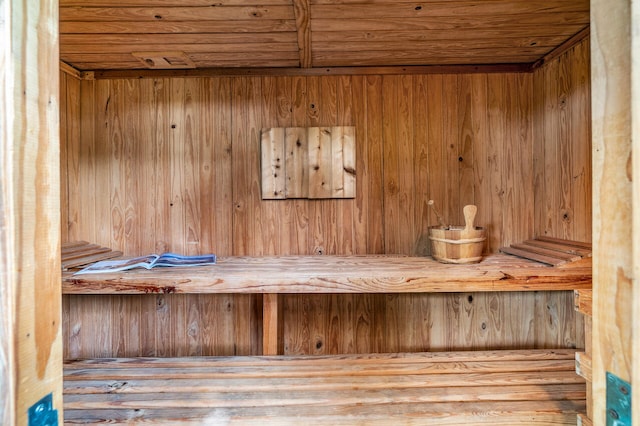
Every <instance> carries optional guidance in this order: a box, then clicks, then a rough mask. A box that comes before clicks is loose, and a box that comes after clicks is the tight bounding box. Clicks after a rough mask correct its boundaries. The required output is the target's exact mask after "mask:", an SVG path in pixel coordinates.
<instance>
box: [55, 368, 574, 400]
mask: <svg viewBox="0 0 640 426" xmlns="http://www.w3.org/2000/svg"><path fill="white" fill-rule="evenodd" d="M574 383H584V380H583V379H582V378H581V377H579V376H578V375H577V374H575V372H574V371H570V370H567V371H550V372H519V373H517V374H514V373H512V372H509V373H481V374H474V373H469V374H466V373H465V374H431V375H429V376H428V377H425V376H424V375H402V376H375V377H372V376H365V377H353V376H346V377H313V378H302V379H299V378H289V377H285V378H280V377H278V378H261V379H172V380H171V381H170V382H168V381H167V380H166V379H157V378H149V379H133V380H131V379H124V380H123V379H120V380H73V381H65V384H64V392H65V394H66V395H72V394H100V393H114V394H116V393H149V392H168V393H193V392H224V391H227V390H229V389H233V390H234V391H236V392H245V391H246V392H249V391H276V390H277V391H281V390H297V391H308V390H348V389H354V388H358V389H369V390H370V389H407V388H437V387H442V386H447V387H461V386H513V385H523V384H529V385H551V384H574Z"/></svg>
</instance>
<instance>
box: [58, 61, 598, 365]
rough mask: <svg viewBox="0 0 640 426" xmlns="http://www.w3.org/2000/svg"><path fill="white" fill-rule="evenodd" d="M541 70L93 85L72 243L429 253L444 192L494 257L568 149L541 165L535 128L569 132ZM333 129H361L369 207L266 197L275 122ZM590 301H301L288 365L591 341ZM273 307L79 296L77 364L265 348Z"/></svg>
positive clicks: (69, 211)
mask: <svg viewBox="0 0 640 426" xmlns="http://www.w3.org/2000/svg"><path fill="white" fill-rule="evenodd" d="M573 55H574V53H573V52H572V53H570V54H569V55H568V56H567V58H566V59H561V60H563V61H569V62H570V63H574V62H573V61H574V59H573ZM563 58H564V57H563ZM577 63H578V65H576V68H579V67H580V66H581V65H580V64H582V66H587V65H588V61H587V62H586V63H583V62H579V61H578V62H577ZM550 66H553V65H550ZM557 68H558V67H556V68H552V69H557ZM540 72H542V73H545V74H543V75H544V76H548V82H552V81H553V79H552V78H551V75H550V71H547V68H546V67H545V68H544V69H543V71H539V72H538V73H540ZM538 73H536V74H508V73H504V74H455V75H370V76H330V77H329V76H328V77H224V78H173V79H130V80H125V79H122V80H96V81H82V82H80V86H79V88H80V90H79V92H77V93H76V92H73V93H72V94H71V95H70V96H71V97H73V98H74V99H75V105H76V106H75V107H77V108H78V111H77V112H75V113H73V114H70V116H75V117H79V119H78V120H77V121H76V120H71V121H72V122H71V123H70V127H71V128H73V129H75V130H73V131H72V137H69V138H68V139H67V146H66V155H67V161H66V164H67V170H66V171H63V175H64V176H67V178H68V180H67V182H68V199H67V200H66V203H67V205H66V206H64V207H63V208H66V215H65V216H66V217H67V218H68V222H67V224H66V225H67V229H66V230H65V231H63V232H66V238H67V239H69V240H75V239H83V240H87V241H93V242H97V243H99V244H104V245H108V246H110V247H112V248H114V249H120V250H123V251H125V253H126V254H130V255H136V254H142V253H148V252H157V251H163V250H174V251H179V252H185V253H199V252H215V253H217V254H218V255H221V256H224V255H267V254H314V253H315V254H360V253H402V254H409V255H425V254H428V252H429V249H428V244H427V239H426V232H427V227H428V226H430V225H434V224H435V216H434V215H433V214H432V213H431V212H430V211H429V209H428V208H427V201H428V200H429V199H434V200H435V201H436V205H437V206H438V207H439V208H440V210H441V211H442V213H443V216H444V217H445V218H447V220H448V221H450V222H451V223H461V222H462V211H461V210H462V206H463V205H464V204H468V203H475V204H477V205H478V208H479V214H478V219H477V223H478V224H480V225H483V226H486V227H487V228H488V231H489V239H488V242H487V247H486V251H487V252H496V251H497V249H498V248H499V247H500V246H501V245H504V244H508V243H511V242H515V241H520V240H523V239H525V238H529V237H531V236H533V234H534V232H535V229H536V228H538V229H540V227H539V222H540V218H541V217H542V216H541V215H539V214H536V210H535V209H534V208H533V205H534V202H535V201H536V199H537V198H536V197H541V196H543V195H544V194H546V193H551V192H552V185H551V184H549V185H548V186H545V191H547V192H546V193H542V194H541V192H540V189H539V188H536V184H537V182H538V181H540V180H541V181H543V182H546V181H547V180H550V179H549V178H547V174H549V173H550V172H551V171H552V158H551V156H550V155H549V156H548V160H547V162H545V163H543V164H547V163H549V164H548V167H544V168H540V167H539V164H540V163H537V161H539V158H536V157H535V156H536V155H538V156H539V155H540V153H541V152H545V153H546V152H547V151H546V150H547V148H546V145H547V142H546V140H547V139H546V137H547V134H546V133H545V138H544V145H543V146H545V148H544V149H541V148H540V146H538V144H539V143H541V141H542V140H543V139H542V138H538V136H537V135H536V132H537V131H538V130H544V131H545V132H547V131H548V134H552V133H553V131H552V130H551V129H549V130H547V129H546V127H545V126H557V125H558V123H556V122H553V121H551V120H549V121H548V123H547V122H545V124H544V126H540V125H539V123H540V120H543V118H542V117H539V116H538V114H537V112H538V111H537V108H538V105H539V103H537V102H538V101H542V102H543V105H547V104H549V105H550V104H552V101H551V98H550V95H547V92H544V96H543V97H540V96H538V95H536V93H535V91H534V88H535V87H536V85H539V84H541V83H540V81H541V80H542V78H541V77H540V74H538ZM587 75H588V70H587ZM545 81H546V80H545ZM585 84H588V80H587V81H586V82H585ZM73 85H74V87H75V83H74V84H73ZM549 93H550V94H551V93H555V92H553V91H551V89H549ZM534 100H535V101H536V102H534ZM576 104H579V102H578V101H576ZM572 117H573V115H572ZM581 118H583V117H582V116H581V115H576V120H579V119H581ZM585 119H586V120H587V121H586V122H584V123H583V125H584V126H586V127H588V126H589V123H588V119H587V118H585ZM563 123H564V122H563ZM322 125H353V126H356V140H357V143H356V149H357V154H356V158H357V163H356V166H357V167H356V168H357V196H356V198H355V199H353V200H348V199H347V200H344V199H341V200H269V201H262V200H261V199H260V182H259V177H260V169H259V159H260V155H259V151H258V150H259V134H260V129H261V128H263V127H274V126H279V127H286V126H322ZM575 125H577V121H576V122H575ZM575 137H577V136H576V135H574V134H573V133H571V134H570V138H575ZM551 140H552V141H554V143H556V145H561V142H560V141H559V140H557V139H551ZM570 143H572V144H574V145H579V144H578V143H574V142H573V141H571V142H570ZM555 149H558V148H555ZM549 150H551V148H549ZM578 161H586V159H585V158H581V159H579V160H576V163H575V167H576V168H579V167H580V164H578ZM582 167H583V168H584V167H585V166H584V164H583V165H582ZM586 168H587V169H588V168H589V167H588V164H587V167H586ZM562 170H564V169H562ZM585 173H587V172H585ZM571 188H573V186H572V187H571ZM562 199H563V200H564V198H562ZM569 202H570V203H573V202H574V200H573V198H570V199H569ZM572 229H573V228H572ZM555 231H556V228H553V229H548V230H545V232H546V233H547V234H548V235H552V234H553V233H554V232H555ZM571 232H573V231H571ZM559 235H560V234H559ZM573 235H574V234H572V233H570V232H567V233H566V234H561V235H560V236H567V237H571V236H573ZM576 235H577V234H576ZM589 235H590V234H589ZM572 303H573V302H572V297H571V294H569V293H546V292H541V293H530V294H524V293H523V294H521V293H513V294H493V293H490V294H441V295H367V296H362V295H340V296H336V295H326V296H286V297H284V312H283V315H284V318H285V330H284V339H285V352H287V353H316V354H319V353H340V352H343V353H348V352H380V351H382V352H387V351H398V350H426V349H433V350H438V349H446V350H453V349H468V348H533V347H572V346H576V345H577V346H581V345H582V344H583V336H582V332H581V331H580V329H581V327H578V328H576V326H575V315H574V313H573V304H572ZM260 307H261V296H242V297H230V296H225V295H218V296H216V295H207V296H178V295H168V296H113V297H106V296H67V297H65V332H66V336H67V341H68V342H69V344H68V345H67V347H66V351H65V356H66V357H72V358H75V357H85V356H111V355H118V356H123V355H125V356H126V355H156V354H157V355H166V356H169V355H187V354H191V355H200V354H204V355H206V354H236V353H237V354H250V353H259V351H260V349H261V344H262V342H261V341H260V338H261V337H260V334H259V333H256V327H260V326H261V324H260V320H259V313H260V311H259V309H260ZM95 315H100V316H101V317H102V318H105V319H108V320H105V321H103V322H100V323H99V322H96V321H95V320H94V319H92V318H94V317H95Z"/></svg>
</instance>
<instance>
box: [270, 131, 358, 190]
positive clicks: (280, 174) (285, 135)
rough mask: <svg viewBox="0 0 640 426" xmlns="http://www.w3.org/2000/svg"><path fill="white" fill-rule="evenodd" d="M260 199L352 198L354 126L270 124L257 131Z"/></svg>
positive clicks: (354, 177)
mask: <svg viewBox="0 0 640 426" xmlns="http://www.w3.org/2000/svg"><path fill="white" fill-rule="evenodd" d="M260 148H261V164H262V165H261V167H262V199H264V200H274V199H276V200H277V199H285V198H312V199H322V198H354V197H355V196H356V148H355V127H353V126H333V127H286V128H284V127H273V128H268V129H262V133H261V147H260Z"/></svg>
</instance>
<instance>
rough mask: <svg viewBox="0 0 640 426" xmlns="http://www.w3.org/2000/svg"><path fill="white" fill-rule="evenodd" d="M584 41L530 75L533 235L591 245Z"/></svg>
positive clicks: (587, 58)
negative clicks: (533, 134) (588, 242)
mask: <svg viewBox="0 0 640 426" xmlns="http://www.w3.org/2000/svg"><path fill="white" fill-rule="evenodd" d="M589 64H590V50H589V39H588V38H587V39H586V40H584V41H583V42H582V43H580V44H578V45H576V46H575V47H574V48H573V49H571V50H570V51H568V52H567V53H565V54H564V55H562V56H560V57H558V58H556V59H554V60H553V61H551V62H549V63H547V64H546V65H545V66H544V67H542V68H540V69H538V70H536V71H535V72H534V74H533V96H534V97H533V110H534V117H535V119H534V126H535V130H534V133H535V135H536V136H535V143H534V163H533V164H534V188H535V193H534V195H535V206H536V208H535V233H536V235H548V236H553V237H559V238H569V239H575V240H579V241H591V211H592V208H591V176H592V174H591V125H590V121H591V88H590V86H591V83H590V81H591V74H590V66H589Z"/></svg>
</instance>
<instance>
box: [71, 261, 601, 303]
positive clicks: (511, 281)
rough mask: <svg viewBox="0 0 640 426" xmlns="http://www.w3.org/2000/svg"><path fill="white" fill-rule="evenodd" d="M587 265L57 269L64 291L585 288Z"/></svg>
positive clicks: (220, 264) (226, 264)
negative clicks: (62, 271) (82, 271)
mask: <svg viewBox="0 0 640 426" xmlns="http://www.w3.org/2000/svg"><path fill="white" fill-rule="evenodd" d="M590 285H591V273H590V268H589V266H585V267H583V268H566V269H559V268H548V267H545V266H543V265H541V264H539V263H537V262H531V261H527V260H524V259H520V258H517V257H514V256H507V255H501V254H497V255H492V256H490V257H487V258H485V259H483V261H481V262H480V263H477V264H473V265H449V264H442V263H439V262H436V261H434V260H432V259H430V258H424V257H405V256H322V257H320V256H280V257H270V256H263V257H220V258H218V261H217V263H216V265H213V266H204V267H191V268H189V270H188V271H185V270H184V269H180V268H172V269H170V270H160V271H159V272H158V271H157V270H153V269H151V270H146V269H137V270H132V271H124V272H112V273H105V274H89V275H74V274H70V273H65V274H64V279H63V292H64V293H65V294H92V293H105V294H136V293H138V294H139V293H165V294H171V293H187V294H189V293H316V292H317V293H407V292H413V293H421V292H424V293H430V292H435V293H437V292H464V291H535V290H569V289H571V290H573V289H581V288H589V287H590Z"/></svg>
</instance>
